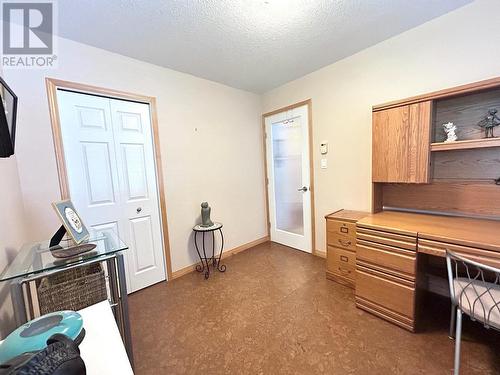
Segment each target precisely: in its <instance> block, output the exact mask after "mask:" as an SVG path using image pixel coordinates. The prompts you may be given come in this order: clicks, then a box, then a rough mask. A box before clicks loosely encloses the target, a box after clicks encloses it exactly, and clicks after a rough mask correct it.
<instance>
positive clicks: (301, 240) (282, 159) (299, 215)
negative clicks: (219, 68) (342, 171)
mask: <svg viewBox="0 0 500 375" xmlns="http://www.w3.org/2000/svg"><path fill="white" fill-rule="evenodd" d="M265 123H266V151H267V152H266V154H267V161H266V162H267V171H268V196H269V220H270V236H271V240H272V241H275V242H279V243H282V244H284V245H287V246H291V247H294V248H297V249H300V250H303V251H307V252H311V251H312V246H311V239H312V234H311V233H312V231H311V193H310V191H309V184H310V181H309V180H310V174H309V171H310V166H309V127H308V111H307V106H303V107H298V108H295V109H292V110H289V111H285V112H282V113H278V114H275V115H273V116H270V117H266V118H265Z"/></svg>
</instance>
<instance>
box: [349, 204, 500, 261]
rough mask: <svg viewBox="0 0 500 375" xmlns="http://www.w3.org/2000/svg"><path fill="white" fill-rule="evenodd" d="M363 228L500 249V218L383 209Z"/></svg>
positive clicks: (364, 222) (362, 223)
mask: <svg viewBox="0 0 500 375" xmlns="http://www.w3.org/2000/svg"><path fill="white" fill-rule="evenodd" d="M358 225H359V226H362V227H368V228H375V229H380V230H385V231H388V232H393V233H399V234H406V235H410V236H417V234H418V237H419V238H423V239H429V240H435V241H444V242H449V243H453V244H459V245H465V246H473V247H479V248H482V249H487V250H493V251H498V252H500V221H496V220H484V219H471V218H463V217H451V216H440V215H427V214H414V213H407V212H396V211H383V212H378V213H375V214H369V215H367V216H366V217H364V218H363V219H361V220H359V221H358Z"/></svg>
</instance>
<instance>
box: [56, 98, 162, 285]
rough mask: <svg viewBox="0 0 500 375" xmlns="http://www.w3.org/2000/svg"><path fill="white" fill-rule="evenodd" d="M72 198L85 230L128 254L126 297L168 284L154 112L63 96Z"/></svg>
mask: <svg viewBox="0 0 500 375" xmlns="http://www.w3.org/2000/svg"><path fill="white" fill-rule="evenodd" d="M57 101H58V107H59V119H60V126H61V135H62V141H63V147H64V158H65V164H66V173H67V176H68V184H69V191H70V197H71V200H72V201H73V203H74V205H75V207H76V208H77V209H78V211H79V212H80V214H81V216H82V218H83V220H84V221H85V223H86V225H87V226H89V227H92V228H95V229H98V230H102V231H106V230H114V231H116V232H117V233H118V235H119V236H120V238H122V239H123V241H125V243H126V244H127V245H128V246H129V249H128V250H127V251H126V256H125V261H126V269H127V284H128V285H127V286H128V291H129V292H134V291H136V290H139V289H142V288H144V287H147V286H149V285H152V284H154V283H157V282H159V281H163V280H165V278H166V277H165V262H164V253H163V238H162V231H161V218H160V209H159V199H158V190H157V180H156V172H155V171H156V169H155V159H154V149H153V147H154V145H153V139H152V132H151V120H150V111H149V105H148V104H144V103H135V102H129V101H124V100H118V99H110V98H104V97H99V96H93V95H87V94H80V93H74V92H69V91H63V90H58V92H57Z"/></svg>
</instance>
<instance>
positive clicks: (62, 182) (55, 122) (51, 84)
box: [45, 77, 172, 281]
mask: <svg viewBox="0 0 500 375" xmlns="http://www.w3.org/2000/svg"><path fill="white" fill-rule="evenodd" d="M45 85H46V88H47V98H48V101H49V112H50V121H51V124H52V138H53V141H54V151H55V156H56V163H57V172H58V176H59V189H60V191H61V199H69V198H70V194H69V185H68V175H67V172H66V163H65V161H64V148H63V141H62V136H61V122H60V119H59V108H58V105H57V89H65V90H70V91H74V92H77V93H82V94H91V95H97V96H105V97H107V98H116V99H125V100H128V101H133V102H139V103H145V104H149V109H150V113H151V130H152V134H151V135H152V137H153V149H154V158H155V173H156V179H157V188H158V196H159V197H158V198H159V201H160V214H161V222H162V234H163V252H164V254H165V265H166V269H167V280H168V281H170V280H172V259H171V256H170V242H169V236H168V223H167V203H166V197H165V187H164V184H163V171H162V163H161V152H160V139H159V133H158V115H157V107H156V98H155V97H152V96H145V95H139V94H133V93H129V92H123V91H117V90H113V89H107V88H103V87H97V86H90V85H86V84H83V83H77V82H70V81H63V80H60V79H55V78H48V77H47V78H45Z"/></svg>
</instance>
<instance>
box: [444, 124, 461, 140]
mask: <svg viewBox="0 0 500 375" xmlns="http://www.w3.org/2000/svg"><path fill="white" fill-rule="evenodd" d="M442 126H443V129H444V132H445V133H446V140H445V142H455V141H456V140H457V139H458V137H457V134H456V133H455V131H456V130H457V127H456V125H454V124H453V123H452V122H447V123H446V124H443V125H442Z"/></svg>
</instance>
